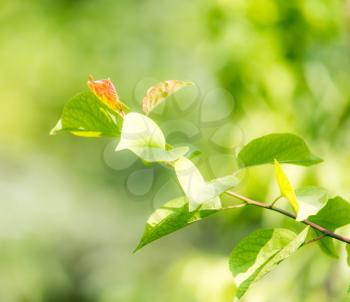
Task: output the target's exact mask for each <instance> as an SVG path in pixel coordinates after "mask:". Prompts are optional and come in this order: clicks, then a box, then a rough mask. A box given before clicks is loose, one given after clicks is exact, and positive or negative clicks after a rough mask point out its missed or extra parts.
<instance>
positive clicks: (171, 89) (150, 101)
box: [142, 80, 193, 114]
mask: <svg viewBox="0 0 350 302" xmlns="http://www.w3.org/2000/svg"><path fill="white" fill-rule="evenodd" d="M190 85H193V84H192V83H190V82H185V81H180V80H169V81H162V82H160V83H158V84H156V85H154V86H152V87H150V88H149V89H148V91H147V93H146V96H145V97H144V98H143V101H142V110H143V112H144V113H145V114H149V113H150V112H151V111H152V110H153V109H154V108H155V107H157V106H158V105H159V104H160V103H162V102H163V101H164V100H165V99H166V98H167V97H168V96H170V95H172V94H173V93H175V92H176V91H178V90H179V89H181V88H183V87H186V86H190Z"/></svg>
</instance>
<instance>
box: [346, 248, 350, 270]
mask: <svg viewBox="0 0 350 302" xmlns="http://www.w3.org/2000/svg"><path fill="white" fill-rule="evenodd" d="M346 252H347V254H348V265H349V266H350V244H346Z"/></svg>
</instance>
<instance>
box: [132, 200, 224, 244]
mask: <svg viewBox="0 0 350 302" xmlns="http://www.w3.org/2000/svg"><path fill="white" fill-rule="evenodd" d="M216 212H218V210H216V209H209V208H207V209H198V210H196V211H193V212H190V211H189V208H188V200H187V198H186V197H180V198H177V199H174V200H171V201H169V202H167V203H166V204H164V205H163V206H162V207H160V208H159V209H158V210H156V211H155V212H154V213H153V214H152V215H151V216H150V217H149V219H148V220H147V224H146V227H145V231H144V233H143V236H142V239H141V241H140V243H139V245H138V246H137V248H136V250H139V249H141V248H142V247H143V246H145V245H147V244H149V243H150V242H152V241H154V240H157V239H159V238H161V237H163V236H165V235H168V234H170V233H173V232H175V231H177V230H179V229H181V228H183V227H185V226H187V225H189V224H191V223H193V222H195V221H198V220H201V219H203V218H205V217H207V216H209V215H212V214H214V213H216Z"/></svg>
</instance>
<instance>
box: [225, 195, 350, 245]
mask: <svg viewBox="0 0 350 302" xmlns="http://www.w3.org/2000/svg"><path fill="white" fill-rule="evenodd" d="M226 194H228V195H230V196H233V197H235V198H237V199H239V200H242V201H244V202H245V203H246V204H247V205H253V206H256V207H260V208H264V209H268V210H271V211H274V212H278V213H280V214H282V215H284V216H287V217H289V218H292V219H294V220H295V219H296V218H297V217H296V215H295V214H293V213H290V212H288V211H285V210H283V209H280V208H277V207H274V205H273V204H267V203H264V202H260V201H256V200H253V199H250V198H248V197H245V196H243V195H240V194H238V193H236V192H233V191H226ZM300 222H301V223H303V224H306V225H309V226H310V227H312V228H313V229H315V230H317V231H319V232H321V233H322V234H323V235H324V236H328V237H332V238H334V239H337V240H339V241H342V242H345V243H347V244H350V238H347V237H344V236H341V235H338V234H336V233H334V232H332V231H330V230H328V229H327V228H325V227H323V226H320V225H318V224H317V223H314V222H312V221H310V220H308V219H305V220H302V221H300ZM320 239H322V238H320Z"/></svg>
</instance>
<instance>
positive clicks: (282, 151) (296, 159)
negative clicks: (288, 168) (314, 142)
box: [238, 133, 322, 168]
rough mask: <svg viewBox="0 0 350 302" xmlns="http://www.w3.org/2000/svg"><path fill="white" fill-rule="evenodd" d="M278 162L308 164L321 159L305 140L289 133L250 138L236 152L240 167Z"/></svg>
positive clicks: (315, 162) (318, 161)
mask: <svg viewBox="0 0 350 302" xmlns="http://www.w3.org/2000/svg"><path fill="white" fill-rule="evenodd" d="M275 159H276V160H278V161H279V162H280V163H286V164H293V165H301V166H310V165H314V164H317V163H320V162H321V161H322V159H320V158H319V157H317V156H315V155H313V154H312V153H311V152H310V150H309V148H308V147H307V145H306V144H305V142H304V141H303V140H302V139H301V138H300V137H298V136H296V135H294V134H290V133H274V134H269V135H265V136H262V137H260V138H257V139H254V140H252V141H251V142H250V143H248V144H247V145H245V146H244V147H243V149H242V150H241V151H240V152H239V154H238V161H239V165H240V167H242V168H243V167H250V166H256V165H263V164H273V163H274V160H275Z"/></svg>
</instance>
